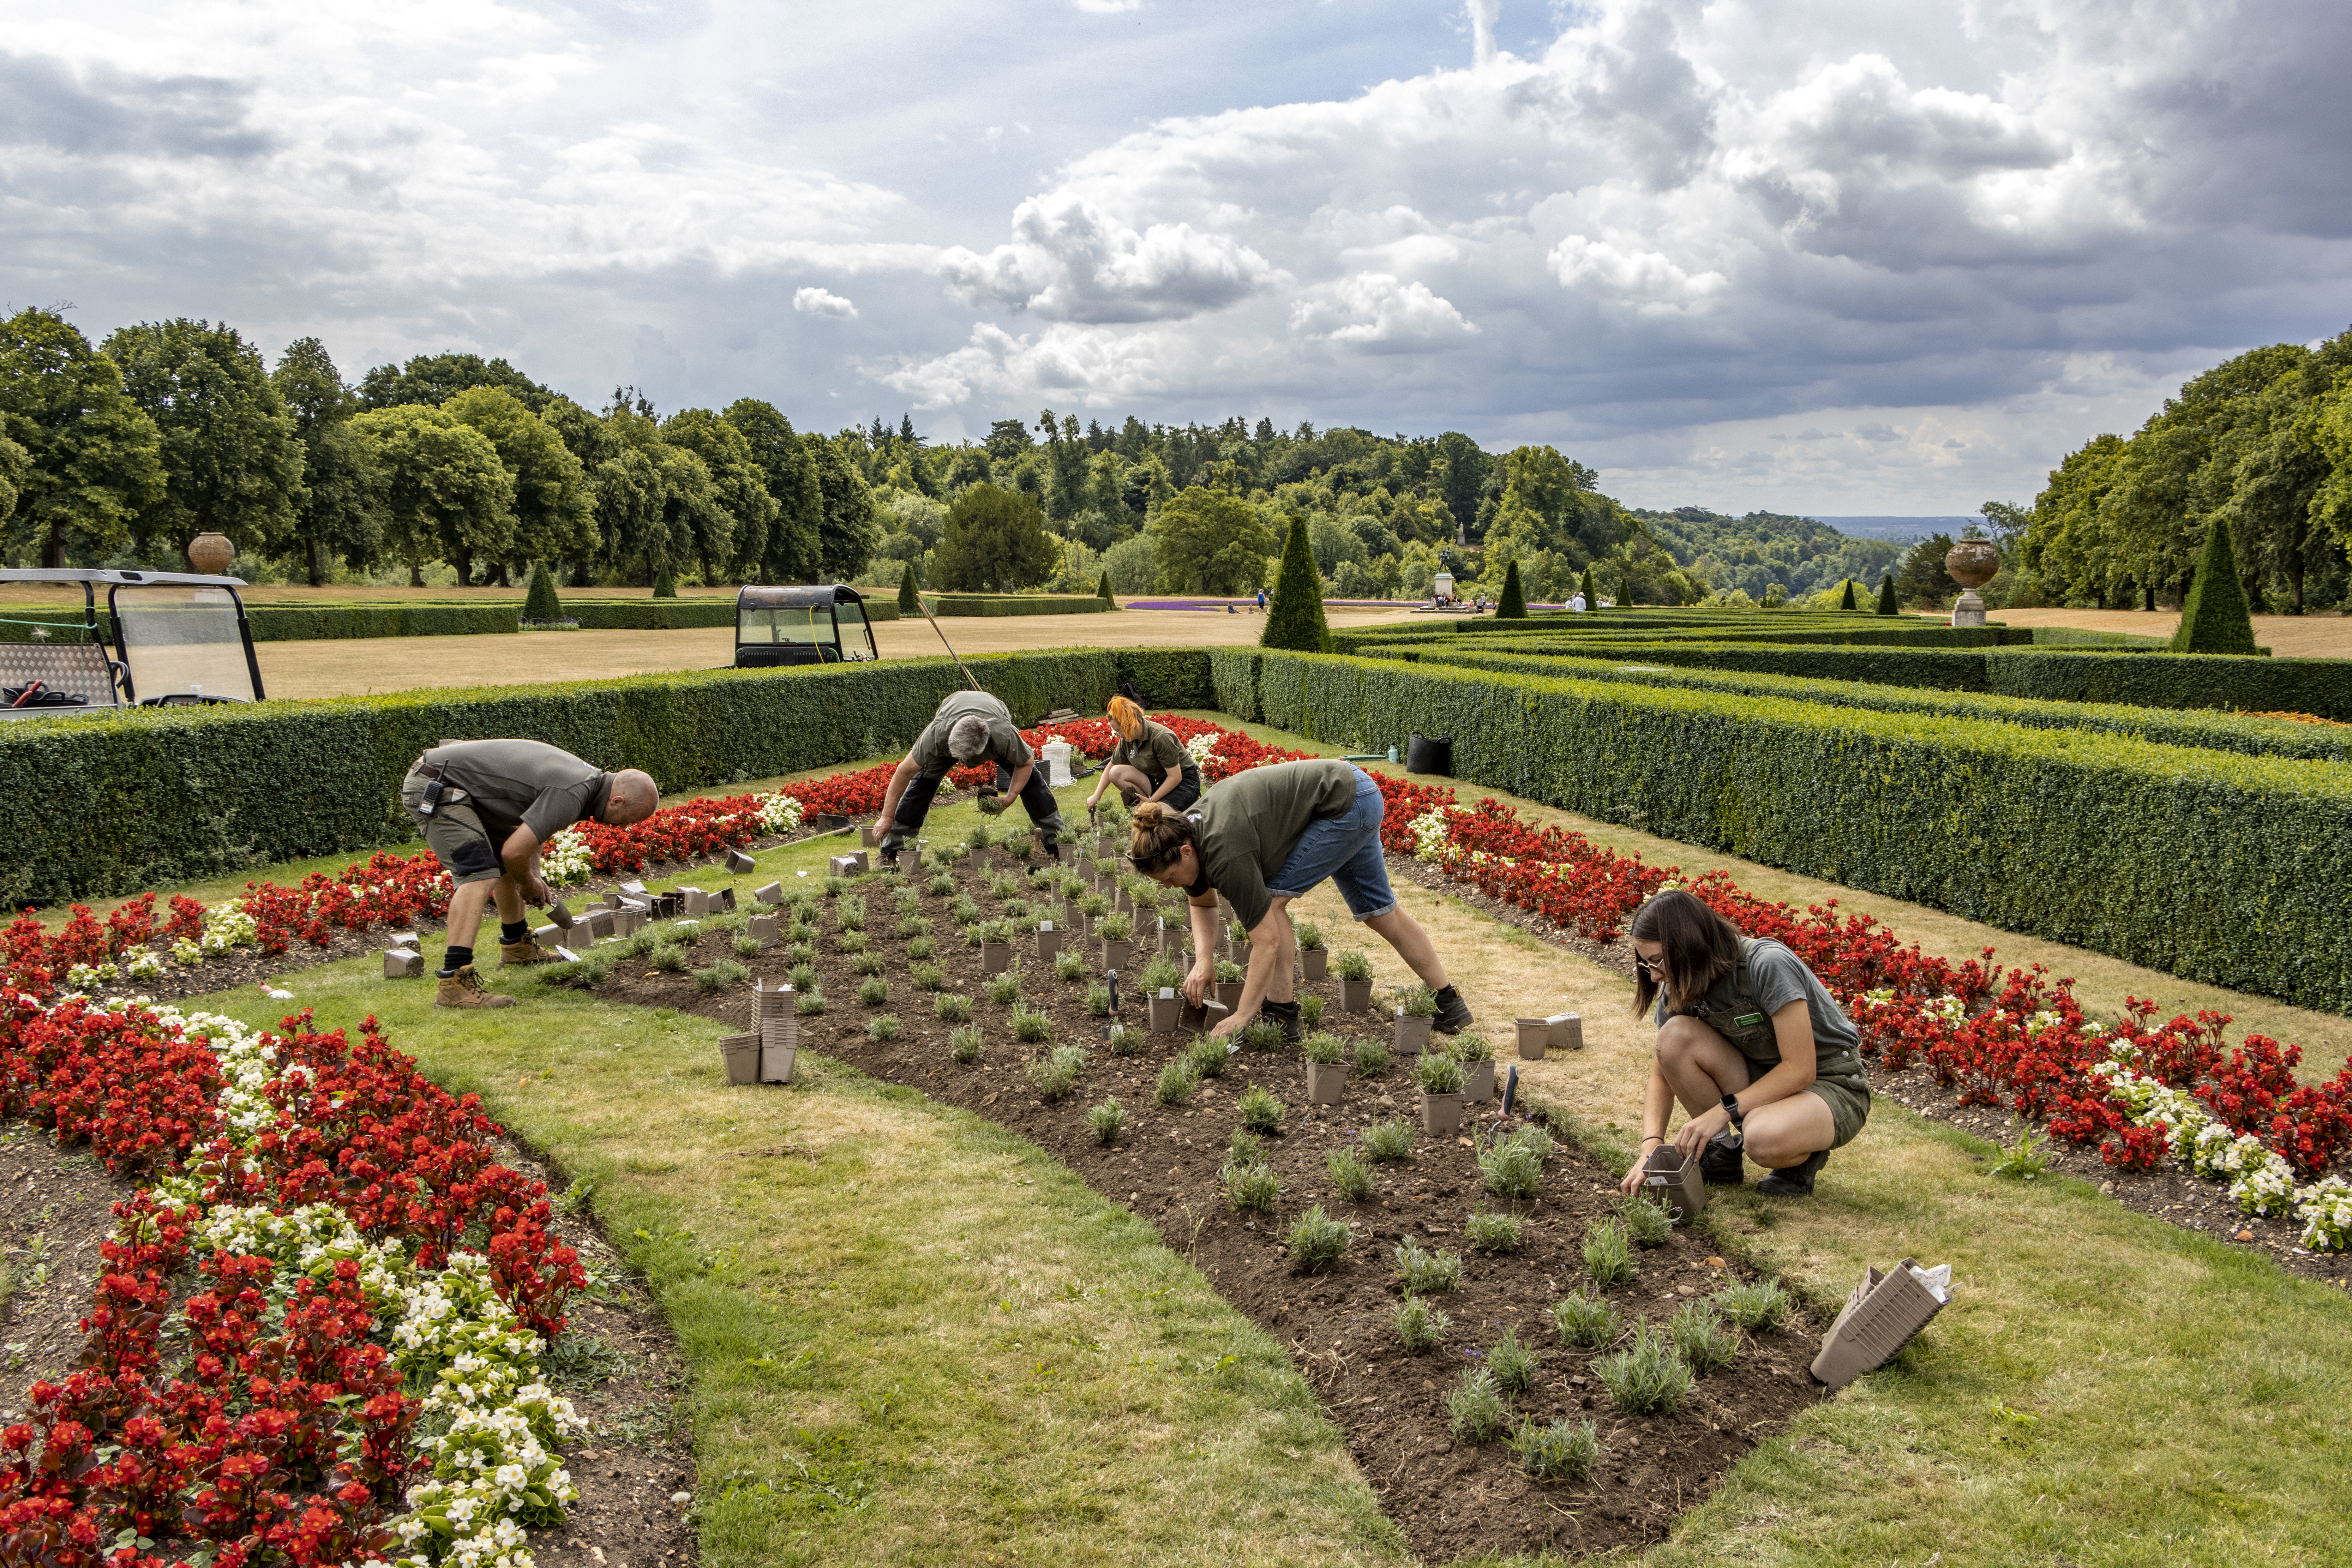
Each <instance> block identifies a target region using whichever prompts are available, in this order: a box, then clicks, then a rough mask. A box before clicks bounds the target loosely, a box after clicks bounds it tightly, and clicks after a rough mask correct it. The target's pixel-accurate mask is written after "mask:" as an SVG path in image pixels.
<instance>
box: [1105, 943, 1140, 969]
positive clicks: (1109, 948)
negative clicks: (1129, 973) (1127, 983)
mask: <svg viewBox="0 0 2352 1568" xmlns="http://www.w3.org/2000/svg"><path fill="white" fill-rule="evenodd" d="M1134 954H1135V943H1133V942H1113V941H1112V940H1111V939H1110V938H1108V937H1105V938H1103V944H1102V956H1103V967H1104V968H1105V969H1125V968H1126V967H1127V963H1128V960H1129V958H1131V957H1133V956H1134Z"/></svg>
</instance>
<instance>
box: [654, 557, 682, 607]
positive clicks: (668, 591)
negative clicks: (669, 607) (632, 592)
mask: <svg viewBox="0 0 2352 1568" xmlns="http://www.w3.org/2000/svg"><path fill="white" fill-rule="evenodd" d="M654 597H655V598H656V599H675V598H677V574H676V573H674V572H672V571H671V570H670V569H669V563H668V562H667V561H665V562H663V563H661V570H660V571H658V572H656V573H655V574H654Z"/></svg>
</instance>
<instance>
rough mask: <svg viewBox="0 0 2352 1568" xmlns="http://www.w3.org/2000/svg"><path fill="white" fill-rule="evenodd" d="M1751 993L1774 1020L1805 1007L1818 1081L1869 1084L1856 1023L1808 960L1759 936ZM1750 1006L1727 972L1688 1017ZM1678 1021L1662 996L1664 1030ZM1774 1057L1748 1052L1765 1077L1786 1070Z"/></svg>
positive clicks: (1751, 952)
mask: <svg viewBox="0 0 2352 1568" xmlns="http://www.w3.org/2000/svg"><path fill="white" fill-rule="evenodd" d="M1748 993H1749V994H1750V995H1751V996H1752V997H1753V998H1754V1000H1755V1003H1756V1005H1757V1007H1758V1009H1759V1011H1761V1012H1762V1013H1763V1014H1764V1016H1766V1017H1768V1018H1769V1017H1770V1016H1772V1015H1773V1014H1775V1013H1777V1012H1779V1011H1780V1009H1781V1008H1783V1007H1785V1006H1787V1005H1789V1004H1790V1003H1791V1002H1802V1003H1803V1004H1804V1005H1805V1016H1806V1017H1807V1018H1809V1019H1811V1022H1812V1026H1813V1076H1814V1077H1815V1078H1821V1079H1852V1080H1853V1081H1854V1082H1856V1083H1866V1082H1867V1081H1868V1080H1867V1079H1865V1078H1864V1074H1863V1070H1862V1035H1861V1033H1860V1031H1858V1030H1857V1029H1855V1028H1854V1026H1853V1019H1851V1018H1849V1017H1847V1016H1845V1009H1843V1007H1840V1006H1839V1005H1837V998H1836V997H1834V996H1832V995H1831V994H1829V988H1828V987H1826V986H1824V985H1823V984H1822V983H1821V980H1820V978H1819V977H1818V976H1816V975H1815V974H1814V973H1813V972H1812V971H1811V969H1810V968H1808V967H1806V964H1805V961H1804V960H1803V959H1801V958H1799V957H1798V956H1797V955H1796V954H1795V953H1793V952H1790V951H1789V950H1788V948H1787V947H1785V946H1783V945H1782V944H1781V943H1780V942H1774V941H1773V940H1772V939H1771V938H1769V937H1759V938H1758V939H1757V940H1756V942H1755V943H1754V945H1752V946H1751V947H1750V948H1749V949H1748ZM1745 1005H1746V1001H1745V999H1744V998H1743V997H1742V996H1741V994H1740V990H1739V972H1738V969H1737V968H1735V969H1733V970H1731V971H1730V972H1729V973H1726V974H1725V975H1724V977H1723V978H1722V979H1720V980H1718V981H1717V982H1716V983H1715V984H1714V985H1713V986H1712V987H1711V988H1710V989H1709V990H1708V991H1707V994H1706V1001H1705V1002H1704V1003H1702V1004H1701V1005H1699V1006H1697V1007H1686V1008H1684V1009H1682V1011H1684V1012H1693V1013H1729V1012H1736V1011H1738V1010H1739V1009H1740V1008H1742V1007H1743V1006H1745ZM1672 1016H1674V1014H1673V1011H1672V1010H1670V1009H1669V1008H1668V1007H1667V1005H1666V998H1665V995H1664V993H1661V994H1659V996H1658V1011H1657V1021H1658V1022H1659V1023H1660V1024H1661V1025H1663V1024H1664V1023H1665V1021H1666V1020H1667V1019H1668V1018H1669V1017H1672ZM1765 1049H1766V1050H1768V1051H1769V1052H1770V1055H1769V1056H1759V1055H1757V1054H1756V1053H1755V1052H1754V1051H1753V1050H1747V1051H1744V1052H1743V1054H1745V1055H1746V1056H1747V1057H1748V1062H1749V1064H1750V1065H1751V1066H1753V1067H1754V1068H1755V1069H1756V1073H1757V1076H1758V1077H1759V1078H1760V1077H1762V1076H1763V1075H1764V1073H1765V1072H1767V1071H1769V1069H1770V1068H1776V1067H1779V1066H1780V1047H1779V1046H1777V1045H1767V1046H1766V1047H1765Z"/></svg>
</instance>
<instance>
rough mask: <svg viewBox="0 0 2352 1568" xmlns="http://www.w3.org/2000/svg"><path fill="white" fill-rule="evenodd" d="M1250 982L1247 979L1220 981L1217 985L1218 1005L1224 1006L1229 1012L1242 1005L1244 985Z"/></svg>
mask: <svg viewBox="0 0 2352 1568" xmlns="http://www.w3.org/2000/svg"><path fill="white" fill-rule="evenodd" d="M1246 984H1249V982H1247V981H1245V980H1235V981H1232V982H1229V983H1220V984H1218V986H1217V1005H1219V1006H1221V1007H1223V1008H1224V1010H1225V1011H1226V1012H1228V1013H1230V1012H1232V1011H1233V1010H1234V1008H1236V1007H1238V1006H1240V1005H1242V987H1243V986H1244V985H1246Z"/></svg>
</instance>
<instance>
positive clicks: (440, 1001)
mask: <svg viewBox="0 0 2352 1568" xmlns="http://www.w3.org/2000/svg"><path fill="white" fill-rule="evenodd" d="M433 1005H435V1006H436V1007H511V1006H513V1005H514V998H513V997H511V996H499V995H495V994H492V993H490V992H488V991H485V990H483V989H482V977H481V976H480V975H478V974H477V973H474V966H473V965H472V964H470V963H468V964H467V965H465V966H464V967H462V968H461V969H459V970H458V971H457V973H455V974H445V975H443V976H441V988H440V989H439V990H438V991H436V992H435V993H434V994H433Z"/></svg>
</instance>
